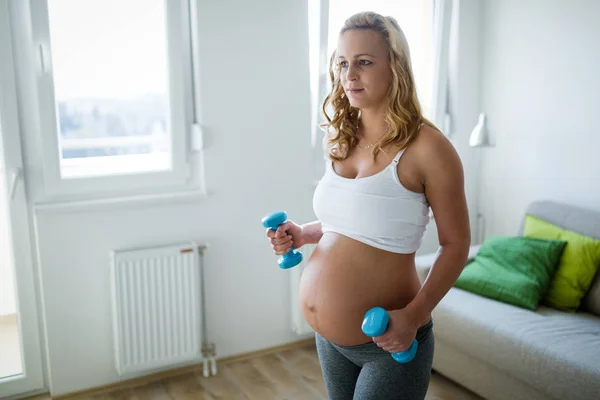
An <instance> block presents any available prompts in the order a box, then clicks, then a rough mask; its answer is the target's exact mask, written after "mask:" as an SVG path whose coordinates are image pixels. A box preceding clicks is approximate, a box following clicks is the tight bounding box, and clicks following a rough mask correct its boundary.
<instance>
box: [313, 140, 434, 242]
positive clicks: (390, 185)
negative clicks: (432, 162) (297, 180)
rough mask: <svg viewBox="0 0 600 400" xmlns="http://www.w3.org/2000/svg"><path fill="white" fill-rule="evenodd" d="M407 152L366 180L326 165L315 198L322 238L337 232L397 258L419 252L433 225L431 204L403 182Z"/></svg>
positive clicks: (316, 213) (314, 206)
mask: <svg viewBox="0 0 600 400" xmlns="http://www.w3.org/2000/svg"><path fill="white" fill-rule="evenodd" d="M404 150H405V149H403V150H401V151H400V152H399V153H398V154H397V155H396V157H394V160H393V162H391V163H390V164H389V165H388V166H387V167H386V168H385V169H384V170H383V171H381V172H378V173H376V174H375V175H370V176H366V177H364V178H355V179H354V178H345V177H343V176H340V175H338V174H337V173H336V172H335V170H334V169H333V164H332V162H331V161H327V163H326V164H327V166H326V169H325V174H324V175H323V177H322V178H321V180H320V181H319V184H318V185H317V188H316V189H315V192H314V195H313V209H314V212H315V215H316V217H317V219H319V221H321V227H322V230H323V233H325V232H337V233H339V234H342V235H344V236H348V237H350V238H353V239H356V240H358V241H361V242H363V243H366V244H368V245H371V246H373V247H377V248H379V249H383V250H387V251H391V252H394V253H413V252H415V251H417V249H418V248H419V247H420V245H421V242H422V239H423V234H424V233H425V229H426V226H427V224H428V223H429V204H428V203H427V200H426V198H425V195H424V194H422V193H417V192H413V191H411V190H409V189H407V188H406V187H404V186H403V185H402V183H401V182H400V179H399V178H398V171H397V165H398V161H399V160H400V157H401V156H402V154H403V153H404Z"/></svg>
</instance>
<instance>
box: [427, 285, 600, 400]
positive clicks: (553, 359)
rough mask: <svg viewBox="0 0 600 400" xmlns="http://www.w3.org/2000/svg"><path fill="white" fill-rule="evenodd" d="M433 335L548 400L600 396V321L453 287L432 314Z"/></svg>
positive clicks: (585, 315)
mask: <svg viewBox="0 0 600 400" xmlns="http://www.w3.org/2000/svg"><path fill="white" fill-rule="evenodd" d="M433 319H434V324H435V325H434V326H435V328H434V329H435V335H436V337H440V339H443V341H445V342H447V343H450V344H452V345H454V346H456V347H458V348H461V349H462V350H463V351H465V352H467V353H469V354H470V355H471V356H473V357H476V358H478V359H480V360H482V361H484V362H487V363H489V364H491V365H494V366H496V367H497V368H500V369H502V370H503V371H504V372H505V373H507V374H509V375H511V376H513V377H514V378H516V379H520V380H522V381H524V382H526V383H528V384H529V385H531V386H534V387H536V388H538V389H539V390H540V391H543V392H546V393H548V397H549V398H557V399H570V400H575V399H593V398H600V383H599V382H600V361H599V360H600V318H599V317H597V316H595V315H593V314H591V313H581V312H580V313H565V312H561V311H558V310H556V309H553V308H550V307H545V306H540V307H539V308H538V309H537V310H536V311H531V310H526V309H523V308H520V307H516V306H512V305H509V304H506V303H501V302H498V301H495V300H492V299H489V298H485V297H482V296H479V295H477V294H474V293H470V292H467V291H464V290H461V289H458V288H453V289H451V290H450V292H448V294H447V295H446V296H445V297H444V298H443V299H442V301H441V302H440V303H439V304H438V306H437V307H436V308H435V309H434V311H433Z"/></svg>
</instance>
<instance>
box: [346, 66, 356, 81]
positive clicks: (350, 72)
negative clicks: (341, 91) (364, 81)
mask: <svg viewBox="0 0 600 400" xmlns="http://www.w3.org/2000/svg"><path fill="white" fill-rule="evenodd" d="M357 77H358V73H357V70H356V67H354V66H352V65H349V66H348V68H347V69H346V79H347V80H349V81H354V80H356V78H357Z"/></svg>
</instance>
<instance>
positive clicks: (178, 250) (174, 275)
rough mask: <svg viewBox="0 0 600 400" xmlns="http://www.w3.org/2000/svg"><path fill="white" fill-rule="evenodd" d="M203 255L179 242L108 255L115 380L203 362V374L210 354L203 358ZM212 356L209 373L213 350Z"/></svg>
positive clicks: (204, 334)
mask: <svg viewBox="0 0 600 400" xmlns="http://www.w3.org/2000/svg"><path fill="white" fill-rule="evenodd" d="M203 250H204V247H203V246H199V245H197V244H195V243H182V244H178V245H169V246H163V247H153V248H145V249H131V250H118V251H113V252H112V263H111V278H112V305H113V331H114V343H115V359H116V360H115V361H116V368H117V370H118V373H119V374H120V375H122V374H125V373H130V372H137V371H147V370H150V369H155V368H160V367H166V366H171V365H176V364H180V363H185V362H191V361H192V362H193V361H198V362H199V361H201V360H203V359H204V362H205V375H207V360H208V359H209V358H210V356H211V355H210V354H207V353H206V352H207V348H208V347H209V346H208V345H207V344H206V323H205V320H204V298H203V294H204V290H203V271H202V265H201V264H202V263H201V261H202V258H203V257H202V254H203ZM203 353H204V354H203ZM212 353H213V354H212V357H213V358H212V359H211V360H210V361H211V362H212V364H213V365H212V367H213V374H214V373H216V367H215V365H214V346H212Z"/></svg>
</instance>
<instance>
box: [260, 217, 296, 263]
mask: <svg viewBox="0 0 600 400" xmlns="http://www.w3.org/2000/svg"><path fill="white" fill-rule="evenodd" d="M266 234H267V238H269V241H270V243H271V246H272V247H273V252H274V253H275V254H277V255H278V256H280V255H282V254H285V253H287V252H289V251H290V247H292V248H294V249H297V248H300V247H302V246H304V231H303V229H302V226H300V225H298V224H296V223H295V222H294V221H291V220H287V221H285V222H284V223H283V224H281V225H279V226H278V227H277V230H275V231H274V230H272V229H270V228H267V233H266Z"/></svg>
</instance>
